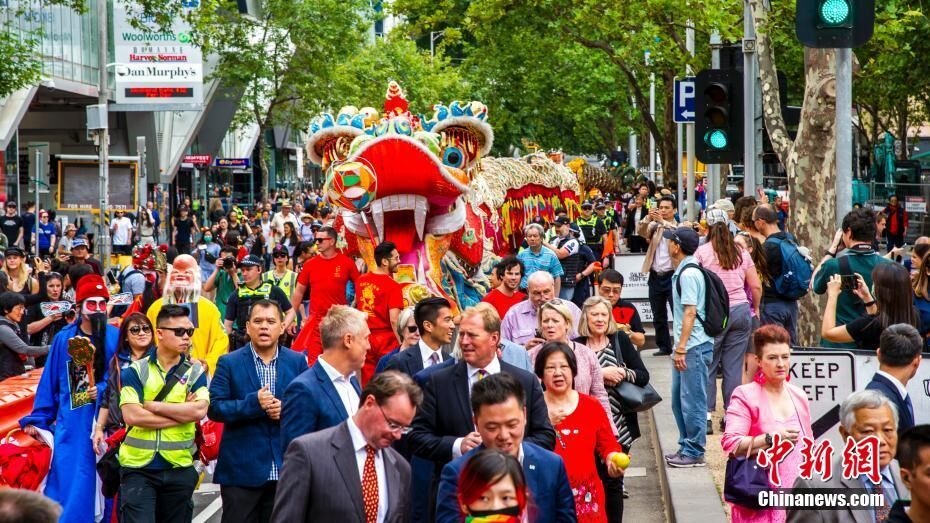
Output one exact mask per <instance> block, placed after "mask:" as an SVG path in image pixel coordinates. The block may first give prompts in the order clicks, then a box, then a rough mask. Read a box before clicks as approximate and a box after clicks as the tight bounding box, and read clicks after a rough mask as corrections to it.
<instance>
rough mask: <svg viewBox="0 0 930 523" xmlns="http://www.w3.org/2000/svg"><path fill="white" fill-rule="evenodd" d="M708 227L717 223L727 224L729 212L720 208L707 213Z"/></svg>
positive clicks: (712, 208)
mask: <svg viewBox="0 0 930 523" xmlns="http://www.w3.org/2000/svg"><path fill="white" fill-rule="evenodd" d="M705 219H706V220H707V225H713V224H715V223H727V221H728V217H727V212H726V211H725V210H723V209H721V208H719V207H711V208H710V209H709V210H708V211H707V215H706V218H705Z"/></svg>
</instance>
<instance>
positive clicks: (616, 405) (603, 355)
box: [596, 345, 636, 452]
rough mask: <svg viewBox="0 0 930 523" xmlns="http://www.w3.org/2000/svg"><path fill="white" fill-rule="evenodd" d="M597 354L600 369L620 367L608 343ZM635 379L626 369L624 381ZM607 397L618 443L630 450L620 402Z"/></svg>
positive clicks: (631, 441)
mask: <svg viewBox="0 0 930 523" xmlns="http://www.w3.org/2000/svg"><path fill="white" fill-rule="evenodd" d="M596 354H597V362H598V363H599V364H600V365H601V368H602V369H605V368H607V367H622V366H623V365H620V362H618V361H617V355H616V354H614V350H613V346H612V345H608V346H607V348H605V349H603V350H601V351H599V352H597V353H596ZM635 379H636V375H635V374H634V371H632V370H630V369H626V381H630V382H632V381H633V380H635ZM607 398H608V399H609V400H610V413H611V416H610V417H611V419H612V420H613V422H614V425H615V426H616V427H617V441H618V442H619V443H620V445H622V446H623V450H624V451H625V452H629V451H630V447H632V446H633V436H632V435H631V434H630V428H629V427H627V424H626V416H625V414H624V413H623V411H622V410H621V409H620V402H619V401H617V399H616V398H614V397H613V396H611V395H610V394H607Z"/></svg>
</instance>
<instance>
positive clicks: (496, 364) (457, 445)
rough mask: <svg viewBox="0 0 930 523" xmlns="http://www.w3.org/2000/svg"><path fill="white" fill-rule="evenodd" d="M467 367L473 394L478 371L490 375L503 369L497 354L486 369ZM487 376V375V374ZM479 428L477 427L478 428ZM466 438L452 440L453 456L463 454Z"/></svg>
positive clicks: (467, 364)
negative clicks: (463, 442)
mask: <svg viewBox="0 0 930 523" xmlns="http://www.w3.org/2000/svg"><path fill="white" fill-rule="evenodd" d="M465 368H466V369H468V373H467V376H468V394H469V396H470V395H471V388H472V387H473V386H474V385H475V383H477V382H478V373H479V371H481V370H484V371H485V372H487V373H488V376H491V375H493V374H498V373H500V371H501V362H500V360H498V359H497V356H494V359H493V360H491V363H488V365H487V366H486V367H484V369H480V368H478V367H472V366H471V364H469V363H466V364H465ZM485 377H487V376H485ZM476 430H477V429H476ZM464 439H465V438H455V441H453V442H452V458H453V459H455V458H458V457H460V456H461V455H462V440H464Z"/></svg>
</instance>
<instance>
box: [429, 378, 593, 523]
mask: <svg viewBox="0 0 930 523" xmlns="http://www.w3.org/2000/svg"><path fill="white" fill-rule="evenodd" d="M471 407H472V410H473V412H474V422H475V427H476V428H477V430H478V433H479V434H480V435H481V444H480V445H479V446H478V447H476V448H474V449H472V450H470V451H468V453H466V454H465V455H464V456H461V457H458V458H456V459H454V460H452V462H451V463H449V464H448V465H446V466H445V467H443V469H442V479H441V480H440V483H439V493H438V496H437V500H436V521H437V523H459V522H460V521H462V519H463V517H464V514H462V513H461V512H460V505H459V502H458V499H457V494H458V480H459V475H460V474H461V472H462V467H464V466H465V462H466V461H468V459H469V457H470V456H471V455H473V454H474V453H475V452H477V451H478V449H481V448H484V447H487V448H493V449H497V450H500V451H503V452H507V453H510V454H513V456H514V457H515V458H517V459H518V460H520V462H521V464H522V465H523V472H524V473H525V474H526V483H527V488H528V489H529V494H530V496H531V497H532V499H533V505H534V506H533V509H532V510H533V513H531V514H529V518H528V519H529V521H533V522H535V523H570V522H574V521H576V515H575V500H574V497H573V495H572V488H571V485H569V483H568V474H567V473H566V471H565V463H563V462H562V458H560V457H559V456H558V455H556V454H555V453H553V452H550V451H548V450H546V449H543V448H541V447H539V446H537V445H534V444H532V443H530V442H528V441H524V440H523V431H524V428H525V426H526V404H525V403H524V392H523V386H521V385H520V382H519V381H518V380H517V379H516V378H514V377H513V376H511V375H509V374H506V373H501V374H497V375H494V376H489V377H487V378H485V379H483V380H481V381H479V382H478V383H475V386H474V387H473V388H472V391H471Z"/></svg>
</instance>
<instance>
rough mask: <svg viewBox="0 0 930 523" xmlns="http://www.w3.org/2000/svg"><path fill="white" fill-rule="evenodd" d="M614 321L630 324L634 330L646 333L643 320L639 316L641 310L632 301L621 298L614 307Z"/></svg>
mask: <svg viewBox="0 0 930 523" xmlns="http://www.w3.org/2000/svg"><path fill="white" fill-rule="evenodd" d="M613 314H614V321H615V322H617V323H618V324H620V325H629V326H630V330H631V331H633V332H640V333H642V334H645V333H646V329H645V328H644V327H643V320H642V319H641V318H640V317H639V310H637V309H636V306H635V305H633V304H632V303H630V302H628V301H624V300H620V301H618V302H617V304H616V305H614V308H613Z"/></svg>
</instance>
